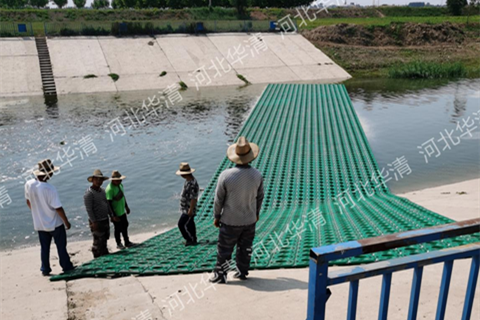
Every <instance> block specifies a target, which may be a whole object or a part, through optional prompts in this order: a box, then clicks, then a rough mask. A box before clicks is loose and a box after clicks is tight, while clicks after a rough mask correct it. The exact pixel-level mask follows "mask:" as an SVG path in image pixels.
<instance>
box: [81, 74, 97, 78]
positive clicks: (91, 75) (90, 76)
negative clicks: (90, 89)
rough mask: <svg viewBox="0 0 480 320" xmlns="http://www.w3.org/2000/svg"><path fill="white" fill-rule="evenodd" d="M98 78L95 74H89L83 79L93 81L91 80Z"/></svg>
mask: <svg viewBox="0 0 480 320" xmlns="http://www.w3.org/2000/svg"><path fill="white" fill-rule="evenodd" d="M96 77H97V76H96V75H94V74H87V75H86V76H84V77H83V79H91V78H96Z"/></svg>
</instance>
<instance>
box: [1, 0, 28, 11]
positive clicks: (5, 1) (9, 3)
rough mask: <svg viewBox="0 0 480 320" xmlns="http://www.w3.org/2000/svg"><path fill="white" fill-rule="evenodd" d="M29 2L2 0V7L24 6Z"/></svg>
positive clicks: (25, 0) (24, 0)
mask: <svg viewBox="0 0 480 320" xmlns="http://www.w3.org/2000/svg"><path fill="white" fill-rule="evenodd" d="M26 4H27V0H0V7H2V8H11V9H12V8H23V7H24V6H25V5H26Z"/></svg>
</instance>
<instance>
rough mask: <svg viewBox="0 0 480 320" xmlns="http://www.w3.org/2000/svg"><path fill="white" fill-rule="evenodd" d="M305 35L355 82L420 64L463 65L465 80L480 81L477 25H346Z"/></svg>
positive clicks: (320, 29)
mask: <svg viewBox="0 0 480 320" xmlns="http://www.w3.org/2000/svg"><path fill="white" fill-rule="evenodd" d="M472 21H475V20H472ZM302 35H303V36H304V37H305V38H307V39H308V40H309V41H310V42H312V43H313V44H314V45H315V46H316V47H317V48H322V51H323V52H325V53H326V54H327V55H328V56H329V57H330V58H332V60H333V61H335V62H336V63H337V64H338V65H339V66H341V67H343V68H344V69H345V70H346V71H347V72H349V73H350V74H351V75H352V76H353V77H355V78H372V77H388V76H389V71H390V70H391V69H392V68H399V67H401V66H404V65H405V64H408V63H411V62H418V61H421V62H425V63H434V64H438V65H442V64H452V63H460V64H462V65H463V67H464V68H465V71H466V77H467V78H478V77H480V67H479V66H480V57H479V56H478V51H479V50H480V38H479V35H480V24H478V23H469V24H466V23H450V22H442V23H437V24H430V23H412V22H409V23H403V22H394V23H390V24H385V25H379V24H375V23H373V22H372V23H371V24H369V25H360V24H354V23H349V24H345V23H344V24H336V25H330V26H319V27H317V28H315V29H312V30H304V31H303V32H302Z"/></svg>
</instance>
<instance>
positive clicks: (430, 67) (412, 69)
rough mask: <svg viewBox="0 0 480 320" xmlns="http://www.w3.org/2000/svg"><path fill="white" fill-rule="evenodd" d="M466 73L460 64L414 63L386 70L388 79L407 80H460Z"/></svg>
mask: <svg viewBox="0 0 480 320" xmlns="http://www.w3.org/2000/svg"><path fill="white" fill-rule="evenodd" d="M466 75H467V72H466V70H465V66H464V65H463V64H462V63H459V62H457V63H444V64H442V63H435V62H424V61H414V62H410V63H407V64H404V65H401V66H395V67H392V68H390V69H389V70H388V76H389V77H390V78H409V79H441V78H461V77H465V76H466Z"/></svg>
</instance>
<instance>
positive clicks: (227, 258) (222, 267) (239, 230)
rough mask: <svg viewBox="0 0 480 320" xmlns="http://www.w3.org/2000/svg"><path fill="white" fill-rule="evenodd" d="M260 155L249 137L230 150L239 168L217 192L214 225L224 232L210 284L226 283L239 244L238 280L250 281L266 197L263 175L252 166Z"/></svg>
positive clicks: (222, 180)
mask: <svg viewBox="0 0 480 320" xmlns="http://www.w3.org/2000/svg"><path fill="white" fill-rule="evenodd" d="M258 153H259V148H258V146H257V145H256V144H255V143H249V142H248V140H247V139H246V138H245V137H240V138H239V139H238V141H237V143H235V144H233V145H231V146H230V147H229V148H228V151H227V156H228V159H230V161H232V162H233V163H235V164H236V166H235V167H233V168H230V169H227V170H225V171H223V172H222V173H221V174H220V176H219V178H218V183H217V189H216V190H215V208H214V214H215V220H214V225H215V227H217V228H220V232H219V235H218V245H217V264H216V265H215V270H214V277H213V278H212V279H210V282H213V283H226V281H227V272H228V269H230V266H231V264H232V263H231V258H232V252H233V248H234V247H235V245H236V246H237V253H236V259H235V262H236V269H237V272H236V273H235V275H234V277H235V278H237V279H241V280H246V279H247V275H248V269H249V268H250V259H251V257H252V245H253V240H254V238H255V225H256V223H257V221H258V219H259V213H260V208H261V206H262V202H263V197H264V192H263V177H262V174H261V173H260V172H259V171H258V170H257V169H255V168H252V167H251V166H250V165H249V163H250V162H252V161H253V160H254V159H255V158H256V157H257V156H258Z"/></svg>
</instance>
